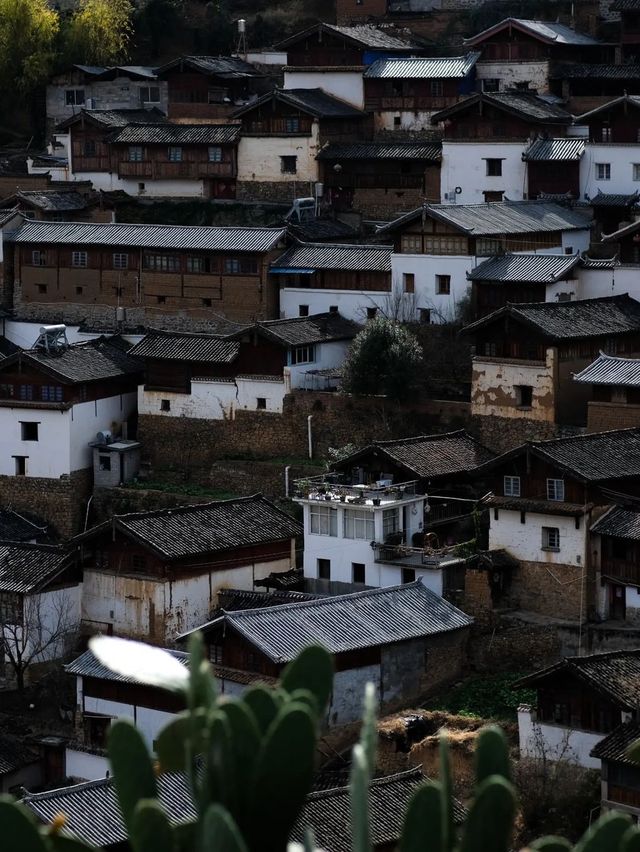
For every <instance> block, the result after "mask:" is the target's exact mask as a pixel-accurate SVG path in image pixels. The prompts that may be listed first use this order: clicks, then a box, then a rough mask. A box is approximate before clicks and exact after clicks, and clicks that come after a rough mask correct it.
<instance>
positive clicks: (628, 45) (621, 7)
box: [611, 0, 640, 66]
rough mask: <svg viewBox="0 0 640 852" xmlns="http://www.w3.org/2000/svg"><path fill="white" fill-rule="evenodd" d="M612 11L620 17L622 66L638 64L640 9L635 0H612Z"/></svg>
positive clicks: (639, 54) (639, 57) (639, 51)
mask: <svg viewBox="0 0 640 852" xmlns="http://www.w3.org/2000/svg"><path fill="white" fill-rule="evenodd" d="M611 9H612V11H615V12H617V13H618V14H619V15H620V46H621V48H622V50H621V53H622V56H621V60H622V62H623V63H624V64H629V65H636V66H637V65H638V62H640V47H639V46H640V14H639V13H640V8H639V7H638V3H637V2H635V0H614V2H613V3H612V4H611Z"/></svg>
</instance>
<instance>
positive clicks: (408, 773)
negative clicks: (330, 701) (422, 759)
mask: <svg viewBox="0 0 640 852" xmlns="http://www.w3.org/2000/svg"><path fill="white" fill-rule="evenodd" d="M639 724H640V723H639ZM411 777H415V778H416V780H417V779H418V777H420V778H426V776H425V774H424V772H423V771H422V767H420V766H415V767H414V768H413V769H404V770H403V771H402V772H394V773H393V774H392V775H380V776H379V777H378V778H372V779H371V781H370V782H369V786H370V787H384V786H386V785H387V784H392V783H393V782H394V781H401V780H404V779H405V778H411ZM344 795H349V783H348V782H347V783H346V784H344V785H343V786H341V787H327V788H326V789H325V790H312V791H311V792H310V793H307V797H306V801H307V802H317V801H318V800H319V799H327V798H333V797H335V796H344Z"/></svg>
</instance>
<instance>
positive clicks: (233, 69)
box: [156, 56, 264, 80]
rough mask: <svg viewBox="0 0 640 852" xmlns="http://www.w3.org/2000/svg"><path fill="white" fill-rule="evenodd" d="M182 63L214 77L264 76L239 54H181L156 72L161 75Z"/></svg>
mask: <svg viewBox="0 0 640 852" xmlns="http://www.w3.org/2000/svg"><path fill="white" fill-rule="evenodd" d="M181 65H182V66H184V67H185V68H190V69H192V70H193V71H200V72H201V73H203V74H210V75H211V76H213V77H223V78H225V79H229V80H233V79H243V78H246V77H263V76H264V75H263V74H262V72H261V71H258V69H257V68H255V67H254V66H253V65H250V64H249V63H248V62H245V61H244V59H239V58H238V57H237V56H179V57H178V58H177V59H173V60H171V62H167V63H166V64H165V65H162V66H161V67H160V68H157V69H156V74H157V75H158V76H159V77H161V76H162V75H163V74H164V72H165V71H170V70H172V69H173V68H178V67H180V66H181Z"/></svg>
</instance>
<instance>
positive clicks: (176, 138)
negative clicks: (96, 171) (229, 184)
mask: <svg viewBox="0 0 640 852" xmlns="http://www.w3.org/2000/svg"><path fill="white" fill-rule="evenodd" d="M240 127H241V125H240V124H128V125H127V126H126V127H123V128H122V129H120V130H116V131H115V133H112V134H111V135H110V136H109V138H108V139H107V141H108V142H111V143H120V144H130V145H131V144H133V145H135V144H144V145H161V144H172V145H173V144H176V145H233V144H235V143H236V142H237V141H238V138H239V136H240Z"/></svg>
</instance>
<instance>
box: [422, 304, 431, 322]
mask: <svg viewBox="0 0 640 852" xmlns="http://www.w3.org/2000/svg"><path fill="white" fill-rule="evenodd" d="M420 322H422V323H424V324H425V325H427V324H428V323H430V322H431V308H420Z"/></svg>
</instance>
